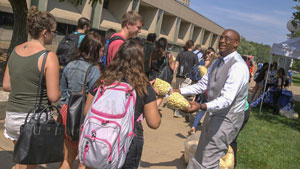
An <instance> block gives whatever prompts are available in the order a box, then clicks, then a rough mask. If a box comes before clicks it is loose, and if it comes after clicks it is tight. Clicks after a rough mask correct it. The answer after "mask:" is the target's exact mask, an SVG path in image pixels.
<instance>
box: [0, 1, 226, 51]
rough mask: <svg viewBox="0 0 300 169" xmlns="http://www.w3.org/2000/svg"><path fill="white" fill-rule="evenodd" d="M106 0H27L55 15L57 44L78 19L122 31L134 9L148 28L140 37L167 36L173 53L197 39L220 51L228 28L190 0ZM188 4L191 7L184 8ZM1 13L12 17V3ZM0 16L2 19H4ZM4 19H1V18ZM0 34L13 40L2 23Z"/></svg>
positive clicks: (3, 4) (98, 27)
mask: <svg viewBox="0 0 300 169" xmlns="http://www.w3.org/2000/svg"><path fill="white" fill-rule="evenodd" d="M181 1H182V2H178V1H176V0H102V3H97V4H96V5H95V6H93V7H92V6H91V5H90V4H89V3H88V2H89V0H84V1H83V4H82V5H79V6H77V7H75V6H74V5H72V4H71V3H70V2H68V1H67V0H65V2H59V0H27V4H28V7H29V6H31V5H36V6H37V7H38V8H39V10H47V11H50V13H52V14H53V15H54V16H55V17H56V19H57V22H58V25H57V30H58V31H59V32H60V35H61V36H57V40H56V41H55V40H54V45H55V44H56V45H57V43H58V42H59V41H60V39H61V38H62V37H63V35H65V34H67V33H70V32H72V31H73V30H74V29H75V27H76V24H77V20H78V19H79V18H80V17H82V16H84V17H87V18H89V19H90V20H91V21H92V28H94V29H95V30H99V31H100V32H104V31H106V30H107V29H109V28H114V29H116V30H120V29H121V25H120V20H121V17H122V15H123V14H124V13H125V12H127V11H131V10H136V11H138V12H139V13H140V14H141V15H142V16H143V20H144V25H143V28H142V32H141V34H139V37H141V38H146V36H147V34H148V33H156V34H157V35H158V38H159V37H165V38H166V39H168V42H169V43H170V47H169V48H172V50H175V51H178V50H180V48H181V46H183V45H184V43H185V42H186V41H187V40H190V39H191V40H193V41H194V42H195V44H201V45H202V47H203V48H204V49H205V48H208V47H210V46H211V47H213V48H215V49H217V47H218V40H219V37H220V35H221V33H222V32H223V30H224V28H222V27H221V26H219V25H218V24H216V23H214V22H213V21H211V20H209V19H208V18H206V17H205V16H203V15H201V14H199V13H197V12H196V11H194V10H192V9H190V8H189V7H188V4H189V2H190V1H189V0H181ZM182 3H186V4H187V5H182ZM0 12H1V15H3V16H4V14H7V15H12V14H11V13H12V9H11V6H10V4H9V1H8V0H0ZM1 15H0V16H1ZM0 19H1V18H0ZM0 31H1V32H2V31H6V32H7V33H5V34H3V33H1V35H0V41H7V40H8V41H9V38H11V36H10V35H11V32H12V29H11V28H10V29H9V28H3V26H1V22H0Z"/></svg>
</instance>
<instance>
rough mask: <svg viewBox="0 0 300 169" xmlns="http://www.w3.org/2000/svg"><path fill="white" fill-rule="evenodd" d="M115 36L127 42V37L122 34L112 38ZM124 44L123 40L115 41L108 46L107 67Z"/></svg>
mask: <svg viewBox="0 0 300 169" xmlns="http://www.w3.org/2000/svg"><path fill="white" fill-rule="evenodd" d="M114 36H121V37H122V38H123V39H124V40H126V38H125V36H123V35H121V34H120V33H114V34H113V35H112V36H111V37H110V38H112V37H114ZM123 43H124V41H122V40H115V41H113V42H112V43H111V44H110V45H109V46H108V52H107V56H106V59H107V66H108V65H109V64H110V62H111V61H112V59H113V58H114V57H115V55H116V53H117V51H118V50H119V48H120V46H121V45H122V44H123Z"/></svg>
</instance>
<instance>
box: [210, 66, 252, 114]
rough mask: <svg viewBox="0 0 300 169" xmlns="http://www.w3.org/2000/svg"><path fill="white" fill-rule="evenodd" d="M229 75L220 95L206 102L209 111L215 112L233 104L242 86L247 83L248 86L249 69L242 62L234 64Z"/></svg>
mask: <svg viewBox="0 0 300 169" xmlns="http://www.w3.org/2000/svg"><path fill="white" fill-rule="evenodd" d="M227 76H228V78H227V80H226V82H225V85H224V87H223V89H222V90H221V95H220V97H217V98H216V99H214V100H212V101H210V102H207V103H206V106H207V111H209V112H215V111H218V110H221V109H225V108H227V107H228V106H230V105H231V104H232V102H233V100H234V99H235V97H236V96H237V94H238V93H239V92H240V91H241V90H242V88H243V87H244V86H245V85H247V86H248V80H249V70H248V67H247V66H246V65H245V64H244V63H242V62H237V63H235V64H234V65H232V67H231V68H230V69H229V71H228V75H227Z"/></svg>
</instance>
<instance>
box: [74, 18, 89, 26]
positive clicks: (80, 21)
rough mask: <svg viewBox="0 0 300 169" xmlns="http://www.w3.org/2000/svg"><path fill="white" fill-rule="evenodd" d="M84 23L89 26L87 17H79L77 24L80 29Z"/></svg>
mask: <svg viewBox="0 0 300 169" xmlns="http://www.w3.org/2000/svg"><path fill="white" fill-rule="evenodd" d="M84 25H86V26H88V27H89V26H91V21H90V20H89V19H88V18H85V17H81V18H79V19H78V22H77V26H78V28H80V29H83V27H84Z"/></svg>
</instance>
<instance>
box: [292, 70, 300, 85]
mask: <svg viewBox="0 0 300 169" xmlns="http://www.w3.org/2000/svg"><path fill="white" fill-rule="evenodd" d="M293 85H294V86H300V74H299V73H294V76H293Z"/></svg>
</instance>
